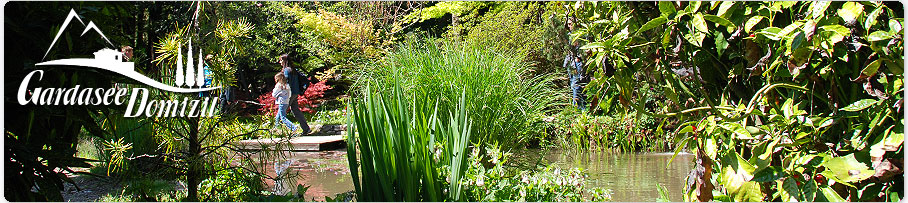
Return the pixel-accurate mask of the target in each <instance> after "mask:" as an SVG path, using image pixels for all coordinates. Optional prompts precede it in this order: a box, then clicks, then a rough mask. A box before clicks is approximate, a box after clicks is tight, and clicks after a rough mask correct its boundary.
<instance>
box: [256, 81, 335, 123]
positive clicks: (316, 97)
mask: <svg viewBox="0 0 908 203" xmlns="http://www.w3.org/2000/svg"><path fill="white" fill-rule="evenodd" d="M325 82H326V81H324V80H321V81H319V82H318V83H312V84H310V85H309V88H307V89H306V92H305V93H303V94H302V95H299V96H297V100H296V101H297V104H299V106H300V111H303V112H307V113H315V110H314V108H315V107H318V105H319V104H321V103H322V102H324V100H323V99H322V98H323V97H324V96H325V91H328V90H330V89H331V86H328V85H326V84H325ZM256 100H257V101H258V102H259V104H262V107H261V108H259V111H261V112H265V114H267V115H274V113H276V112H277V107H278V105H277V104H275V103H274V97H272V96H271V92H268V93H265V94H262V95H261V96H259V97H258V99H256Z"/></svg>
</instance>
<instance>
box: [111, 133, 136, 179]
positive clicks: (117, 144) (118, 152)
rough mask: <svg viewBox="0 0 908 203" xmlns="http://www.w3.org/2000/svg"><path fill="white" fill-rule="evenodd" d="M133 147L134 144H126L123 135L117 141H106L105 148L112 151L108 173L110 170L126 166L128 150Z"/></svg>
mask: <svg viewBox="0 0 908 203" xmlns="http://www.w3.org/2000/svg"><path fill="white" fill-rule="evenodd" d="M130 149H132V144H126V143H124V142H123V138H122V137H121V138H120V139H118V140H117V141H113V140H109V141H104V150H105V151H109V152H110V159H109V160H110V162H108V163H107V175H108V176H109V175H110V171H114V172H116V171H117V170H118V169H120V170H122V169H123V168H125V167H126V151H127V150H130Z"/></svg>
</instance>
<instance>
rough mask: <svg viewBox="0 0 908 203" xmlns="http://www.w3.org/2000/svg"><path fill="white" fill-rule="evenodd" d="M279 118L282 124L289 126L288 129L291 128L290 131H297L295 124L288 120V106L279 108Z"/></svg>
mask: <svg viewBox="0 0 908 203" xmlns="http://www.w3.org/2000/svg"><path fill="white" fill-rule="evenodd" d="M277 117H278V119H280V121H281V122H282V123H284V125H286V126H287V128H290V131H296V126H294V125H293V122H290V119H287V105H286V104H281V105H280V106H278V114H277Z"/></svg>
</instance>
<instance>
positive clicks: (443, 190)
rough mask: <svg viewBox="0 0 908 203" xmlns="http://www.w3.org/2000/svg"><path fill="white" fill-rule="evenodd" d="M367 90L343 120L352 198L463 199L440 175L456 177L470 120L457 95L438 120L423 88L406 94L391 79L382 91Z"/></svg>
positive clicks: (463, 157)
mask: <svg viewBox="0 0 908 203" xmlns="http://www.w3.org/2000/svg"><path fill="white" fill-rule="evenodd" d="M367 90H369V91H366V95H365V97H364V98H363V100H360V101H356V102H354V104H352V106H351V107H352V112H353V113H352V114H349V115H350V117H348V122H347V123H348V130H347V133H348V134H347V145H348V146H347V159H348V161H349V162H350V163H349V167H350V172H351V176H352V178H353V185H354V187H355V189H356V190H355V191H356V198H357V200H359V201H446V200H448V201H451V200H453V201H461V200H463V196H462V195H461V193H462V192H461V191H462V189H461V186H460V185H458V184H448V183H447V181H446V178H448V179H450V180H451V181H452V182H459V181H460V179H461V177H462V176H463V174H464V172H465V171H466V166H467V165H466V160H467V155H466V149H467V143H468V142H469V139H470V132H471V131H470V129H471V126H472V125H471V121H470V119H469V118H468V117H467V111H466V108H465V100H464V99H463V96H461V99H460V103H459V105H458V106H457V108H456V110H455V113H454V114H448V116H446V117H445V118H447V119H445V120H442V119H441V118H439V116H438V115H439V112H440V111H439V110H438V106H439V105H438V104H437V102H435V104H434V105H433V102H431V100H430V99H429V98H430V97H427V96H428V95H426V94H423V95H417V96H416V97H417V99H413V100H409V99H406V98H405V97H404V96H403V94H404V92H403V90H402V89H401V88H400V86H397V85H395V86H394V88H393V89H392V90H391V91H390V94H389V95H388V96H384V95H382V94H380V93H379V92H376V91H372V90H374V89H372V88H370V87H367ZM461 95H463V93H462V94H461ZM442 115H443V114H442ZM439 143H440V144H439ZM357 150H358V152H359V153H357ZM357 154H359V155H360V156H359V158H358V159H357ZM445 174H447V176H446V175H445Z"/></svg>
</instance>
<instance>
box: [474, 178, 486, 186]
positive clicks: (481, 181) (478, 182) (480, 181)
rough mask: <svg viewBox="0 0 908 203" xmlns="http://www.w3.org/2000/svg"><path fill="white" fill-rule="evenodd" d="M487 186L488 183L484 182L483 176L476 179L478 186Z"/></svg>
mask: <svg viewBox="0 0 908 203" xmlns="http://www.w3.org/2000/svg"><path fill="white" fill-rule="evenodd" d="M485 184H486V182H485V180H483V178H482V176H479V178H476V186H483V185H485Z"/></svg>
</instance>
